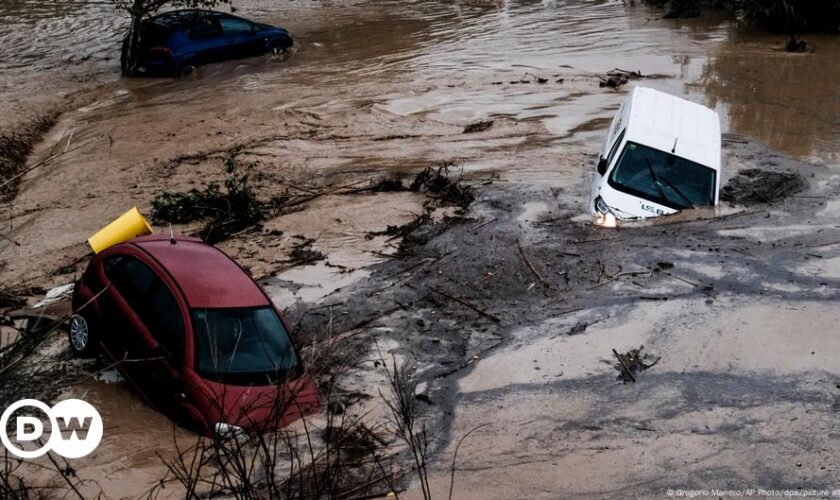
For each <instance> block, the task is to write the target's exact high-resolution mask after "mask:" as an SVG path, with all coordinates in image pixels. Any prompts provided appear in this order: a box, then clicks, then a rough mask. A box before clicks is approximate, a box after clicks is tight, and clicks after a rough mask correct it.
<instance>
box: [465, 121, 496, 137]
mask: <svg viewBox="0 0 840 500" xmlns="http://www.w3.org/2000/svg"><path fill="white" fill-rule="evenodd" d="M492 126H493V120H485V121H480V122H474V123H470V124H469V125H467V126H466V127H464V133H465V134H475V133H476V132H484V131H485V130H487V129H489V128H490V127H492Z"/></svg>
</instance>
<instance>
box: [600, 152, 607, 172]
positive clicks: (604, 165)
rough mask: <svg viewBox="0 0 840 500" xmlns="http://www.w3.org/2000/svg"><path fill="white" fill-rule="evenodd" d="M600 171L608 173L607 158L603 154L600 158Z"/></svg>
mask: <svg viewBox="0 0 840 500" xmlns="http://www.w3.org/2000/svg"><path fill="white" fill-rule="evenodd" d="M598 173H599V174H601V175H604V174H606V173H607V159H606V158H604V157H603V156H602V157H601V159H600V160H598Z"/></svg>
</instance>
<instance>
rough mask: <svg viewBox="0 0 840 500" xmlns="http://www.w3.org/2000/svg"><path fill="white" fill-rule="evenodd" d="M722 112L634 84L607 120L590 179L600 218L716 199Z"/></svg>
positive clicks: (608, 221)
mask: <svg viewBox="0 0 840 500" xmlns="http://www.w3.org/2000/svg"><path fill="white" fill-rule="evenodd" d="M720 167H721V153H720V118H718V115H717V113H715V112H714V111H713V110H711V109H709V108H707V107H705V106H701V105H700V104H696V103H693V102H690V101H686V100H685V99H680V98H679V97H675V96H672V95H670V94H666V93H664V92H660V91H658V90H653V89H649V88H644V87H635V88H634V89H633V90H632V91H631V92H630V95H629V96H628V97H627V99H626V100H625V101H624V103H623V104H622V105H621V108H619V110H618V113H617V114H616V115H615V118H614V119H613V122H612V125H611V126H610V130H609V133H608V134H607V140H606V142H605V143H604V148H603V150H602V152H601V156H600V158H599V160H598V167H597V173H596V174H595V176H594V179H593V182H592V192H591V197H590V210H591V211H592V213H594V214H595V215H597V216H598V219H599V223H601V224H603V225H607V226H614V225H615V223H616V220H629V219H640V218H646V217H654V216H658V215H669V214H673V213H676V212H678V211H680V210H682V209H686V208H695V207H704V206H713V205H717V203H718V198H719V191H720V173H721V172H720Z"/></svg>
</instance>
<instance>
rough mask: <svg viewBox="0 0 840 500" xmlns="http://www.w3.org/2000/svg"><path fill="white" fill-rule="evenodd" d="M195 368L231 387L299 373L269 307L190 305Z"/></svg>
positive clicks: (280, 325) (293, 354) (269, 381)
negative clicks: (233, 307)
mask: <svg viewBox="0 0 840 500" xmlns="http://www.w3.org/2000/svg"><path fill="white" fill-rule="evenodd" d="M192 321H193V331H194V332H195V343H196V370H197V371H198V373H199V374H201V376H203V377H205V378H208V379H211V380H217V381H220V382H223V383H227V384H231V385H271V384H275V383H277V382H280V381H282V380H286V379H290V378H293V377H295V376H296V375H297V373H298V371H299V367H300V360H299V359H298V356H297V353H296V352H295V350H294V347H292V342H291V340H290V338H289V334H288V332H286V329H285V328H284V327H283V322H282V321H280V317H279V316H278V315H277V312H276V311H275V310H274V309H273V308H271V307H258V308H235V309H194V310H193V311H192Z"/></svg>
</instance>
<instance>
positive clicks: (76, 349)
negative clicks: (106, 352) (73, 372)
mask: <svg viewBox="0 0 840 500" xmlns="http://www.w3.org/2000/svg"><path fill="white" fill-rule="evenodd" d="M67 336H68V339H69V340H70V349H71V350H72V351H73V354H75V355H76V356H79V357H81V358H92V357H94V356H96V344H98V343H99V335H98V332H97V328H96V323H95V322H94V321H93V319H92V318H91V315H90V314H89V313H84V312H83V313H80V314H74V315H73V316H71V317H70V328H68V329H67Z"/></svg>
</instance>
